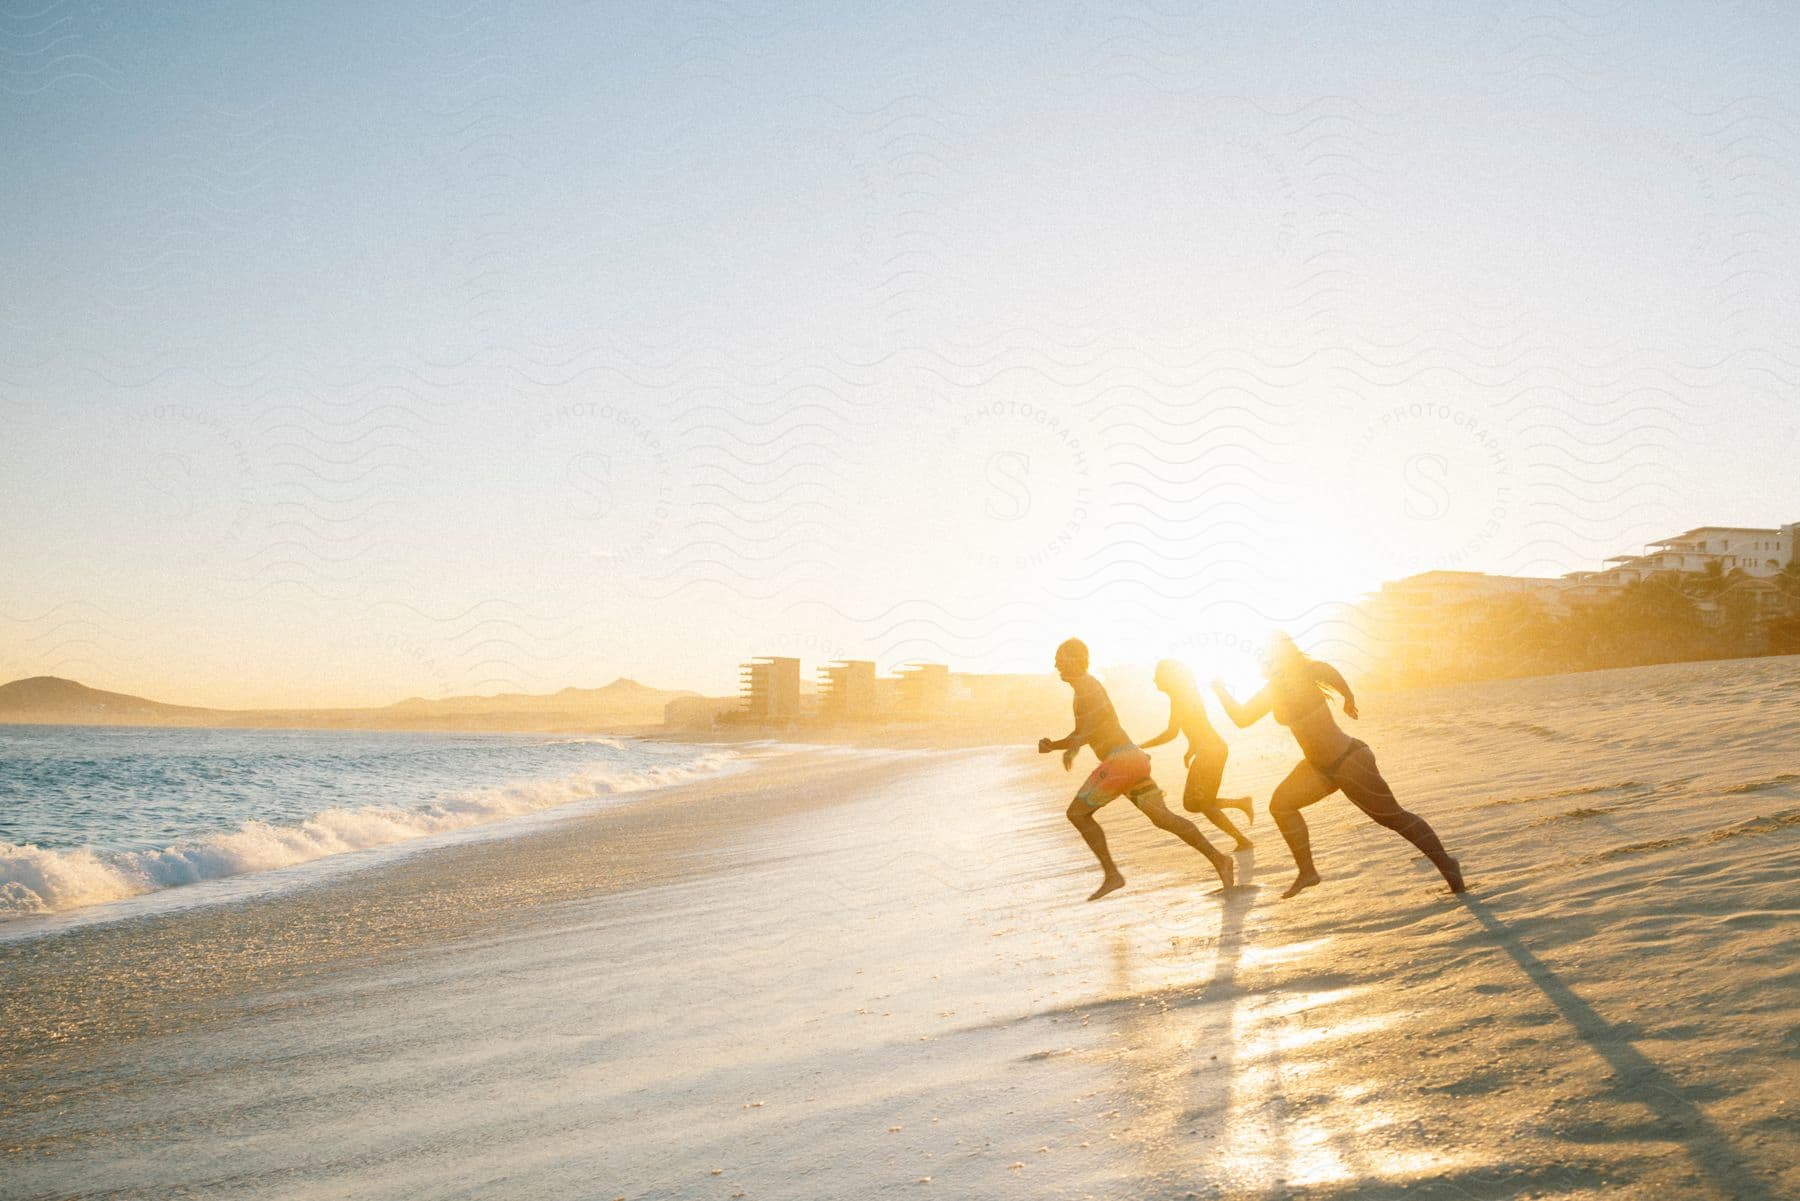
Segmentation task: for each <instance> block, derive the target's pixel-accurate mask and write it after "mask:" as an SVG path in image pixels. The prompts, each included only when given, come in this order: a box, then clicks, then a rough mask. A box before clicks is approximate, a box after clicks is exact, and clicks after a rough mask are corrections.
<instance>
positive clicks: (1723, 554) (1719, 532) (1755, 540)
mask: <svg viewBox="0 0 1800 1201" xmlns="http://www.w3.org/2000/svg"><path fill="white" fill-rule="evenodd" d="M1797 533H1800V522H1789V523H1788V524H1787V525H1783V526H1776V527H1773V528H1765V527H1761V526H1730V525H1703V526H1699V527H1698V528H1695V529H1691V530H1689V531H1688V532H1687V533H1685V534H1676V535H1675V536H1674V537H1672V538H1664V539H1662V540H1661V541H1658V542H1651V543H1648V544H1646V546H1645V549H1644V553H1643V554H1641V555H1615V556H1613V557H1612V558H1610V559H1608V560H1607V563H1609V564H1611V566H1609V567H1607V568H1605V569H1603V570H1601V571H1595V572H1572V573H1571V576H1578V577H1580V578H1581V580H1582V581H1583V582H1586V583H1596V584H1599V585H1601V586H1603V587H1604V586H1618V585H1623V584H1630V583H1635V582H1637V581H1639V580H1645V579H1648V578H1649V577H1651V576H1653V575H1657V574H1659V573H1662V572H1669V571H1675V572H1703V571H1708V570H1712V569H1713V568H1712V565H1713V564H1715V563H1716V564H1718V568H1717V570H1720V571H1723V572H1732V571H1740V572H1742V573H1743V574H1744V575H1746V576H1750V577H1752V578H1755V579H1767V578H1769V577H1771V576H1775V575H1779V574H1780V573H1781V569H1782V568H1783V567H1786V566H1787V565H1788V564H1789V563H1790V562H1792V561H1793V558H1794V544H1795V539H1796V534H1797ZM1565 578H1567V577H1565Z"/></svg>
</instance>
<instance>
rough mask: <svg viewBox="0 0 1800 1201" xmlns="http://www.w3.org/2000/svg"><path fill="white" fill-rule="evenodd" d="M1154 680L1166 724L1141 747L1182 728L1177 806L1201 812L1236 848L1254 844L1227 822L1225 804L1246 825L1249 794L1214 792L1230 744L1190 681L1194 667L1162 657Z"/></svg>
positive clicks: (1167, 738) (1251, 816) (1251, 814)
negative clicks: (1182, 780) (1182, 777)
mask: <svg viewBox="0 0 1800 1201" xmlns="http://www.w3.org/2000/svg"><path fill="white" fill-rule="evenodd" d="M1156 686H1157V687H1158V688H1160V689H1161V690H1162V691H1163V692H1164V693H1165V694H1166V695H1167V696H1168V698H1169V728H1168V729H1166V730H1164V731H1163V732H1162V733H1160V734H1158V735H1157V736H1156V737H1155V738H1152V739H1150V741H1148V742H1146V743H1144V749H1145V750H1146V751H1147V750H1149V749H1150V748H1151V747H1156V746H1161V745H1162V744H1163V743H1165V742H1173V741H1175V736H1176V735H1177V734H1186V735H1187V744H1188V745H1187V753H1186V754H1184V755H1182V757H1181V761H1182V763H1184V764H1186V765H1187V769H1188V774H1187V787H1186V788H1185V789H1183V790H1182V793H1181V806H1182V808H1184V809H1186V810H1187V811H1188V812H1189V813H1203V814H1205V815H1206V820H1207V821H1209V822H1211V823H1212V824H1213V825H1215V826H1217V827H1219V829H1221V830H1223V831H1225V833H1227V834H1229V835H1231V837H1232V839H1233V840H1234V841H1235V842H1236V843H1237V846H1236V847H1235V848H1234V849H1235V850H1239V851H1247V850H1249V849H1250V848H1251V847H1252V846H1254V845H1255V844H1254V843H1252V842H1251V841H1250V840H1249V839H1248V838H1246V837H1245V836H1244V832H1243V831H1242V830H1240V829H1238V828H1237V826H1235V825H1234V824H1232V821H1231V819H1230V818H1229V817H1226V816H1225V810H1226V809H1238V810H1241V811H1242V812H1243V814H1244V823H1245V824H1246V825H1249V824H1252V823H1254V822H1255V821H1256V814H1255V813H1254V812H1253V811H1252V810H1251V808H1250V798H1249V797H1247V796H1233V797H1222V796H1220V795H1219V781H1220V780H1222V779H1224V778H1225V760H1226V757H1227V756H1229V755H1230V754H1231V748H1229V747H1227V746H1226V745H1225V740H1224V739H1223V738H1221V737H1219V732H1218V731H1217V730H1215V729H1213V725H1212V722H1210V721H1208V720H1207V718H1206V703H1205V702H1204V701H1202V700H1201V699H1200V686H1199V685H1198V684H1196V683H1194V673H1193V671H1192V670H1190V669H1189V668H1188V665H1187V664H1185V663H1181V662H1178V661H1176V660H1174V659H1164V660H1163V661H1162V662H1160V663H1158V664H1157V665H1156Z"/></svg>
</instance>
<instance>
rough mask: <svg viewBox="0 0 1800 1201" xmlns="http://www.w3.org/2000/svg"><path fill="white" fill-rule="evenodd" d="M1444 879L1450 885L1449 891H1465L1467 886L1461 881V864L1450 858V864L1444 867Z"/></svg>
mask: <svg viewBox="0 0 1800 1201" xmlns="http://www.w3.org/2000/svg"><path fill="white" fill-rule="evenodd" d="M1444 880H1445V881H1446V882H1447V883H1448V884H1449V885H1450V891H1451V892H1467V891H1468V889H1469V886H1468V885H1467V884H1464V883H1463V878H1462V864H1460V863H1458V862H1457V861H1456V860H1454V859H1452V860H1450V866H1449V867H1447V868H1445V869H1444Z"/></svg>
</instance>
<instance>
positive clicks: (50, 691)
mask: <svg viewBox="0 0 1800 1201" xmlns="http://www.w3.org/2000/svg"><path fill="white" fill-rule="evenodd" d="M692 695H694V694H693V693H691V692H668V691H664V690H662V689H659V688H651V687H649V686H648V685H645V684H640V683H638V682H637V681H636V680H628V679H618V680H614V681H613V682H612V683H610V684H607V685H605V686H604V687H601V688H564V689H563V690H562V691H560V692H552V693H544V694H537V693H524V692H509V693H500V694H498V695H495V696H452V697H442V698H439V699H435V700H433V699H429V698H425V697H409V698H408V699H406V700H403V701H399V702H396V703H395V704H392V705H386V706H383V707H381V708H377V709H203V708H197V707H194V706H189V705H170V704H165V703H163V702H161V701H153V700H148V699H146V698H144V697H141V696H129V695H127V694H125V693H122V692H104V691H102V690H100V689H98V688H89V687H88V686H87V685H85V684H80V683H77V682H76V681H74V680H65V679H60V678H58V677H56V676H33V677H31V678H29V679H24V680H14V681H13V682H12V683H10V684H0V723H6V722H16V723H21V724H38V725H44V724H62V725H112V726H119V725H145V726H252V727H280V728H292V727H302V728H308V727H316V728H325V729H361V730H466V731H470V732H480V731H511V732H518V733H524V732H531V731H542V732H546V733H575V732H593V731H608V730H613V731H624V730H631V729H636V728H640V727H648V726H655V725H659V724H661V722H662V717H663V706H664V705H666V704H668V702H670V701H672V700H675V699H676V698H678V697H684V696H692Z"/></svg>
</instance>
